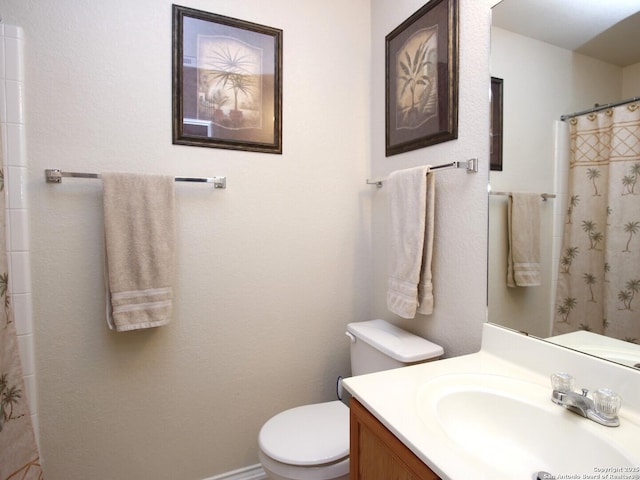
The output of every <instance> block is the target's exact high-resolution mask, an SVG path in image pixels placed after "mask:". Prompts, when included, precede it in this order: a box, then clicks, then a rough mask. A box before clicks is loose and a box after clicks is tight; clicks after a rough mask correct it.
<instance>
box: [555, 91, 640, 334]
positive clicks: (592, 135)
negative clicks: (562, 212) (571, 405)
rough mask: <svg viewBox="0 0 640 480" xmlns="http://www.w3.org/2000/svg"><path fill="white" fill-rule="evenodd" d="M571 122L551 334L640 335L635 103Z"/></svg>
mask: <svg viewBox="0 0 640 480" xmlns="http://www.w3.org/2000/svg"><path fill="white" fill-rule="evenodd" d="M569 122H570V138H571V151H570V168H569V170H570V171H569V202H568V204H569V205H568V209H567V215H566V221H565V226H564V237H563V242H562V250H561V253H560V267H559V274H558V289H557V295H556V305H555V317H554V324H553V334H554V335H558V334H562V333H568V332H573V331H576V330H588V331H592V332H595V333H600V334H606V335H607V336H609V337H614V338H618V339H620V340H627V341H631V342H636V343H640V103H638V102H635V103H627V104H625V105H621V106H618V107H615V108H609V109H606V110H603V111H600V112H597V113H595V112H594V113H589V114H585V115H581V116H578V117H574V118H572V119H570V120H569Z"/></svg>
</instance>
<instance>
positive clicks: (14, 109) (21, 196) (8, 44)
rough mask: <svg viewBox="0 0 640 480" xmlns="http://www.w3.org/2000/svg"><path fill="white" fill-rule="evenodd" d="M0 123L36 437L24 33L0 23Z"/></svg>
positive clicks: (17, 307) (17, 306)
mask: <svg viewBox="0 0 640 480" xmlns="http://www.w3.org/2000/svg"><path fill="white" fill-rule="evenodd" d="M0 128H1V132H2V149H3V151H2V154H3V155H2V158H3V161H4V165H3V170H4V182H5V192H6V195H7V203H6V209H7V227H8V228H7V249H8V255H9V292H10V294H11V298H12V300H13V310H14V317H15V322H16V330H17V332H18V343H19V345H20V356H21V360H22V370H23V375H24V381H25V388H26V396H27V398H28V399H29V403H30V408H31V416H32V421H33V426H34V429H35V434H36V438H38V408H37V404H36V399H37V394H36V368H35V355H34V339H33V315H32V303H31V300H32V299H31V267H30V255H29V224H28V210H27V195H26V190H25V188H26V179H27V152H26V136H25V117H24V34H23V30H22V28H20V27H16V26H12V25H3V24H1V23H0Z"/></svg>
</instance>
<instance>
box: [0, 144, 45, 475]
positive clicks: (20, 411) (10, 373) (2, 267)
mask: <svg viewBox="0 0 640 480" xmlns="http://www.w3.org/2000/svg"><path fill="white" fill-rule="evenodd" d="M0 167H2V168H0V480H18V479H19V480H42V479H43V478H44V477H43V472H42V467H41V465H40V456H39V453H38V447H37V445H36V440H35V435H34V433H33V426H32V424H31V414H30V412H29V404H28V402H27V398H26V395H25V388H24V380H23V377H22V366H21V364H20V355H19V351H18V338H17V335H16V329H15V324H14V321H13V311H12V309H11V301H10V298H9V274H8V271H9V270H8V268H7V263H8V262H7V248H6V221H5V219H6V210H5V203H6V198H5V188H4V178H5V177H4V172H5V167H4V162H2V135H1V133H0Z"/></svg>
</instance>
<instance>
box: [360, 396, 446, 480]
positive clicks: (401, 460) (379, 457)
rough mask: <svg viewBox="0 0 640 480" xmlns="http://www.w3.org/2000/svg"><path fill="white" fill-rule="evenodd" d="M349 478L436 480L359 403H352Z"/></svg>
mask: <svg viewBox="0 0 640 480" xmlns="http://www.w3.org/2000/svg"><path fill="white" fill-rule="evenodd" d="M349 408H350V411H351V422H350V424H351V426H350V428H351V432H350V435H351V444H350V454H349V458H350V462H351V463H350V478H351V480H361V479H374V478H380V479H389V478H393V479H396V480H438V478H439V477H438V476H437V475H436V474H435V473H434V472H433V470H431V469H430V468H429V467H427V466H426V465H425V463H424V462H423V461H422V460H420V459H419V458H418V457H417V456H416V455H415V454H414V453H413V452H412V451H411V450H409V448H407V446H406V445H405V444H404V443H402V442H401V441H400V440H399V439H398V437H396V436H395V435H394V434H393V433H391V432H390V431H389V429H388V428H387V427H385V426H384V425H383V424H382V423H380V421H379V420H378V419H377V418H376V417H374V416H373V415H372V414H371V413H370V412H369V411H368V410H367V409H366V408H365V407H364V406H362V404H361V403H360V402H358V400H356V399H355V398H352V399H351V403H350V407H349Z"/></svg>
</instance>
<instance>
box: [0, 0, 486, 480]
mask: <svg viewBox="0 0 640 480" xmlns="http://www.w3.org/2000/svg"><path fill="white" fill-rule="evenodd" d="M423 3H424V2H422V1H420V0H399V1H395V0H394V1H390V0H350V1H348V2H344V1H342V0H327V1H323V2H317V1H314V0H299V1H296V2H291V1H289V0H269V1H264V0H242V1H241V2H238V1H228V0H227V1H225V0H190V1H189V2H187V5H188V6H190V7H193V8H199V9H202V10H208V11H214V12H217V13H221V14H224V15H229V16H232V17H237V18H242V19H245V20H250V21H254V22H257V23H262V24H266V25H270V26H274V27H279V28H282V29H283V30H284V45H285V47H284V154H283V155H282V156H274V155H267V154H256V153H245V152H231V151H225V150H216V149H205V148H195V147H184V146H173V145H171V122H170V116H171V2H169V1H168V0H136V1H133V2H131V1H124V0H110V1H108V2H100V1H90V2H88V1H84V2H77V1H74V0H55V1H54V0H27V1H25V0H3V3H2V12H1V13H2V16H3V20H4V21H6V22H7V23H13V24H16V25H21V26H22V27H24V29H25V35H26V42H27V55H26V76H27V89H26V103H27V115H28V118H29V121H28V125H29V126H28V131H27V145H28V154H29V162H30V177H29V182H28V195H29V201H30V205H31V212H32V218H31V232H32V236H33V238H32V242H31V245H32V249H33V259H32V266H33V281H34V295H33V296H34V323H35V325H36V341H37V345H36V348H37V352H36V356H37V368H38V391H39V408H40V430H41V444H42V453H43V457H44V460H45V468H46V471H47V478H48V480H75V479H78V480H80V479H81V480H84V479H87V478H91V479H95V480H114V479H118V480H123V479H136V480H147V479H149V480H151V479H153V480H162V479H171V480H174V479H181V480H182V479H185V480H187V479H188V480H200V479H203V478H205V477H209V476H212V475H215V474H218V473H222V472H227V471H230V470H233V469H236V468H241V467H244V466H248V465H251V464H255V463H257V449H256V436H257V433H258V430H259V428H260V426H261V424H262V423H263V422H264V421H265V420H266V419H267V418H269V417H270V416H272V415H273V414H274V413H276V412H278V411H281V410H282V409H284V408H287V407H291V406H294V405H299V404H302V403H308V402H315V401H324V400H329V399H331V398H333V392H334V386H335V385H334V383H335V378H336V376H337V375H338V374H348V345H347V343H346V341H345V337H344V335H343V331H344V327H345V325H346V323H348V322H349V321H359V320H366V319H369V318H373V317H383V318H387V319H389V320H392V321H396V320H397V319H394V318H393V316H392V315H390V314H389V313H388V312H387V310H386V308H385V306H384V296H385V283H386V260H387V258H386V248H385V247H386V241H385V236H384V234H385V231H386V207H385V205H386V204H385V196H384V195H385V194H384V189H382V190H377V189H375V187H370V186H366V185H365V184H364V179H365V178H367V177H370V176H384V175H386V174H388V173H389V172H390V171H392V170H395V169H397V168H406V167H409V166H413V165H419V164H423V163H433V164H437V163H445V162H449V161H452V160H463V159H466V158H470V157H476V156H477V157H479V158H480V173H478V174H476V175H467V174H466V173H465V172H464V171H449V172H443V173H440V174H438V179H437V183H438V207H437V214H436V215H437V219H436V221H437V229H438V238H437V241H436V249H435V258H434V273H435V279H436V280H435V293H436V307H435V312H434V314H433V315H432V316H431V317H421V318H417V319H416V320H413V321H408V322H400V321H398V322H397V323H399V324H401V325H402V326H405V327H406V328H408V329H410V330H413V331H416V332H418V333H420V334H423V335H426V336H428V337H429V338H431V339H432V340H434V341H437V342H439V343H441V344H442V345H443V346H444V347H445V350H446V352H447V355H448V356H454V355H459V354H462V353H468V352H470V351H475V350H477V349H478V348H479V341H480V333H481V325H482V323H483V321H484V319H485V297H486V228H487V227H486V225H487V216H486V205H487V203H486V202H487V201H486V182H487V171H488V141H487V139H488V118H489V108H488V90H489V70H488V65H487V59H488V52H489V8H488V6H487V4H486V3H485V1H477V0H460V5H461V12H460V25H461V28H460V101H459V105H460V106H459V116H460V121H459V138H458V139H457V140H454V141H451V142H447V143H445V144H440V145H437V146H433V147H430V148H427V149H422V150H418V151H414V152H410V153H407V154H403V155H398V156H395V157H391V158H385V157H384V120H383V119H384V80H383V79H384V36H385V35H386V34H387V33H389V32H390V31H391V30H392V29H393V28H395V26H396V25H398V24H399V23H401V22H402V21H403V20H404V19H405V18H406V17H408V16H409V15H410V14H411V13H413V12H414V11H415V10H417V9H418V8H419V7H420V6H422V4H423ZM328 27H330V29H329V31H330V33H327V31H328ZM44 168H61V169H63V170H68V171H88V172H94V171H98V172H99V171H106V170H124V171H139V172H149V173H152V172H153V173H167V174H181V175H198V176H200V175H226V176H227V177H228V189H227V190H226V191H213V190H211V189H207V188H206V187H204V188H203V187H202V186H194V185H179V186H178V192H177V199H178V201H177V203H178V232H179V234H178V242H179V252H178V255H179V261H178V271H179V278H178V294H177V305H176V314H175V319H174V321H173V323H172V324H170V325H168V326H166V327H162V328H159V329H157V330H154V331H147V332H130V333H124V334H116V333H112V332H110V331H108V330H107V327H106V325H105V321H104V302H105V297H104V284H103V272H102V270H103V260H102V257H103V248H104V242H103V238H102V237H103V234H102V224H101V221H102V214H101V186H100V183H99V182H96V181H90V180H65V181H64V183H63V184H62V185H57V186H52V185H46V184H45V183H44V181H43V174H42V170H43V169H44Z"/></svg>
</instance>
